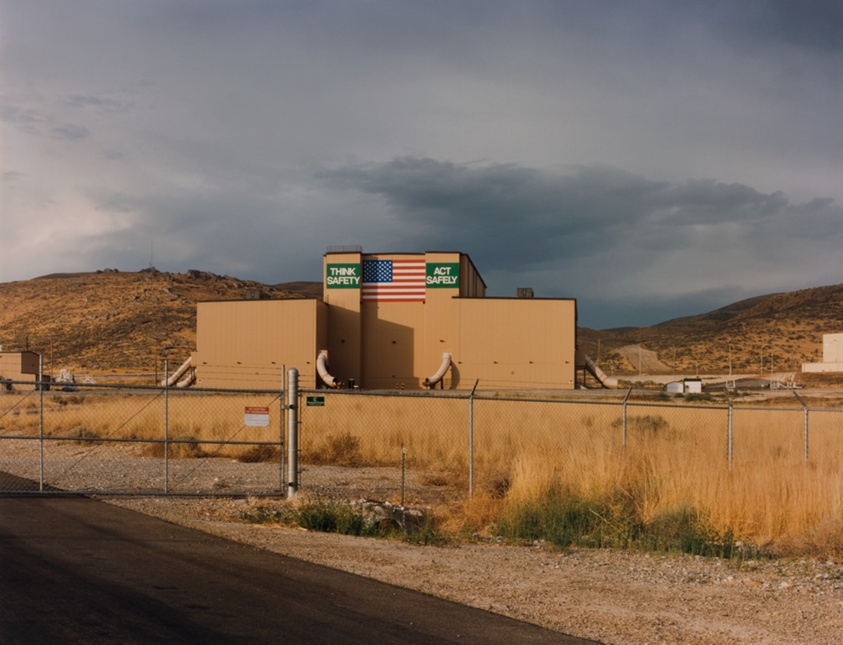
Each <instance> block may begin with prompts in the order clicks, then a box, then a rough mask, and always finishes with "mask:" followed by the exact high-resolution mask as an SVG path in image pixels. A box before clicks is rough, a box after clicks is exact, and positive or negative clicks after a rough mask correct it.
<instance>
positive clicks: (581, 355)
mask: <svg viewBox="0 0 843 645" xmlns="http://www.w3.org/2000/svg"><path fill="white" fill-rule="evenodd" d="M577 365H578V366H579V365H582V366H583V367H585V369H587V370H588V371H589V372H590V373H591V375H592V376H593V377H594V378H596V379H597V380H598V381H600V384H601V385H602V386H603V387H607V388H609V389H612V390H615V389H617V387H618V379H616V378H612V377H611V376H608V375H607V374H606V372H604V371H603V370H602V369H600V366H599V365H598V364H597V363H595V362H594V361H593V360H591V357H590V356H589V355H588V354H586V353H585V352H583V351H577Z"/></svg>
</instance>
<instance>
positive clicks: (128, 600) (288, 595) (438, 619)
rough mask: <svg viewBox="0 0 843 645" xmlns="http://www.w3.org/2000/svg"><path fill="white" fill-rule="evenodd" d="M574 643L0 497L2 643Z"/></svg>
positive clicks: (155, 531) (171, 528)
mask: <svg viewBox="0 0 843 645" xmlns="http://www.w3.org/2000/svg"><path fill="white" fill-rule="evenodd" d="M451 642H460V643H583V642H586V641H582V640H580V639H576V638H573V637H568V636H565V635H562V634H559V633H556V632H551V631H547V630H543V629H541V628H539V627H536V626H534V625H530V624H528V623H522V622H519V621H515V620H511V619H508V618H504V617H501V616H498V615H496V614H492V613H489V612H484V611H481V610H477V609H471V608H468V607H465V606H463V605H459V604H456V603H450V602H447V601H444V600H440V599H437V598H433V597H431V596H426V595H424V594H420V593H417V592H413V591H408V590H406V589H401V588H397V587H392V586H389V585H386V584H383V583H380V582H376V581H373V580H368V579H366V578H362V577H359V576H354V575H351V574H347V573H344V572H340V571H335V570H333V569H328V568H326V567H321V566H318V565H313V564H310V563H306V562H303V561H300V560H296V559H293V558H288V557H284V556H280V555H277V554H273V553H269V552H267V551H262V550H260V549H256V548H252V547H249V546H245V545H241V544H238V543H235V542H231V541H228V540H224V539H221V538H216V537H214V536H210V535H207V534H205V533H201V532H199V531H194V530H191V529H187V528H184V527H180V526H176V525H173V524H169V523H167V522H163V521H161V520H158V519H155V518H151V517H148V516H145V515H142V514H139V513H135V512H133V511H129V510H126V509H122V508H118V507H115V506H111V505H108V504H104V503H101V502H98V501H96V500H92V499H87V498H84V497H75V496H66V495H62V496H58V495H52V496H51V495H15V496H0V643H4V644H12V643H26V644H27V645H30V644H33V643H203V644H206V643H207V644H210V643H378V644H380V643H384V644H385V643H402V644H407V643H430V644H433V643H451Z"/></svg>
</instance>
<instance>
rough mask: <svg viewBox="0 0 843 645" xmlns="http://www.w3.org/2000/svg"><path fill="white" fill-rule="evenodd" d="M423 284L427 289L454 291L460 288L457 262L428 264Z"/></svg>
mask: <svg viewBox="0 0 843 645" xmlns="http://www.w3.org/2000/svg"><path fill="white" fill-rule="evenodd" d="M425 283H426V284H427V288H428V289H456V288H457V287H459V286H460V264H459V262H428V263H427V278H426V279H425Z"/></svg>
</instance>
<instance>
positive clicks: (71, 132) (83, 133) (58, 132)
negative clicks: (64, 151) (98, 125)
mask: <svg viewBox="0 0 843 645" xmlns="http://www.w3.org/2000/svg"><path fill="white" fill-rule="evenodd" d="M50 136H51V137H53V138H54V139H67V140H73V139H87V138H88V137H89V136H91V131H90V130H89V129H88V128H86V127H85V126H84V125H75V124H73V123H65V124H63V125H57V126H55V127H52V128H50Z"/></svg>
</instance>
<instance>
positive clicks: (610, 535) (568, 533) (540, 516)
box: [494, 491, 734, 558]
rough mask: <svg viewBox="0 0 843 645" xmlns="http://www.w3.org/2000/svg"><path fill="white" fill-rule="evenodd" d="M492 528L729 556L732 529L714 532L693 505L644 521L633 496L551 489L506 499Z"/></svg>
mask: <svg viewBox="0 0 843 645" xmlns="http://www.w3.org/2000/svg"><path fill="white" fill-rule="evenodd" d="M494 529H495V530H496V531H497V533H498V534H499V535H501V536H502V537H505V538H508V539H516V540H530V541H535V540H545V541H547V542H550V543H551V544H555V545H557V546H561V547H569V546H580V547H611V548H617V549H628V548H637V549H641V550H644V551H656V552H661V553H667V552H681V553H689V554H694V555H703V556H717V557H724V558H729V557H732V555H733V545H734V538H733V535H732V533H731V531H727V532H726V533H725V534H722V535H721V534H719V533H718V532H717V531H715V530H714V529H713V528H712V527H711V525H710V523H709V522H708V521H707V520H706V518H705V517H704V516H703V515H702V514H700V513H699V512H697V511H696V510H695V509H693V508H687V507H682V508H678V509H674V510H671V511H666V512H663V513H661V514H659V515H658V516H656V517H655V518H654V519H652V520H651V521H649V522H647V523H645V522H644V521H643V519H642V517H641V513H640V512H639V510H638V508H637V507H636V505H635V504H634V502H633V501H632V497H631V496H629V495H626V494H623V493H620V492H619V493H618V494H617V495H615V496H612V497H609V498H595V499H589V498H586V497H583V496H580V495H576V494H570V493H564V492H561V491H553V492H551V493H549V494H548V495H547V496H545V497H544V498H543V499H538V500H530V501H528V502H518V503H513V504H510V505H509V506H508V507H507V508H506V510H505V511H504V514H503V515H502V517H501V518H500V520H498V522H497V523H496V525H495V526H494Z"/></svg>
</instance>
